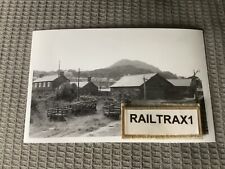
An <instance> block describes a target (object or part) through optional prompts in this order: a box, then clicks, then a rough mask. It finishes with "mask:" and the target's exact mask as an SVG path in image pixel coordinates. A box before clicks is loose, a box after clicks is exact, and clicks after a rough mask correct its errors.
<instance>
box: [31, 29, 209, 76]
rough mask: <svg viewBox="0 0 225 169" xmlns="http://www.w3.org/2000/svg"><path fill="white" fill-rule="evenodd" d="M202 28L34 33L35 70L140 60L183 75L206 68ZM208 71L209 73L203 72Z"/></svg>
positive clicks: (96, 65)
mask: <svg viewBox="0 0 225 169" xmlns="http://www.w3.org/2000/svg"><path fill="white" fill-rule="evenodd" d="M203 42H204V40H203V34H202V31H199V30H187V29H158V28H157V29H149V28H143V29H141V28H139V29H74V30H69V29H67V30H50V31H35V32H33V40H32V51H31V60H32V61H31V65H32V69H33V70H44V71H51V70H57V69H58V64H59V60H60V62H61V69H64V70H65V69H75V70H78V68H80V69H81V71H82V70H94V69H98V68H104V67H108V66H111V65H112V64H114V63H115V62H117V61H119V60H121V59H130V60H140V61H143V62H145V63H148V64H151V65H153V66H156V67H158V68H159V69H161V70H162V71H170V72H172V73H175V74H177V75H179V76H186V77H187V76H191V75H193V70H200V74H202V70H203V71H205V70H204V69H206V63H205V51H204V50H205V49H204V43H203ZM203 73H205V72H203Z"/></svg>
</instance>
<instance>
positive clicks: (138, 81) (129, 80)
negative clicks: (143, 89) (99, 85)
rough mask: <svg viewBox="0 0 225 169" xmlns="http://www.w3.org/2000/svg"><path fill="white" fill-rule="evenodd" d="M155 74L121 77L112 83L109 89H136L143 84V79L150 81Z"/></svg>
mask: <svg viewBox="0 0 225 169" xmlns="http://www.w3.org/2000/svg"><path fill="white" fill-rule="evenodd" d="M156 74H157V73H149V74H139V75H128V76H123V77H122V78H120V80H118V81H117V82H116V83H114V84H113V85H112V86H111V87H137V86H141V85H142V84H143V83H144V78H145V79H146V81H147V80H149V79H151V78H152V77H153V76H155V75H156Z"/></svg>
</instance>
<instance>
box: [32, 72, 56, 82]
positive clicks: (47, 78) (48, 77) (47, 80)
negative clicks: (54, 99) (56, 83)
mask: <svg viewBox="0 0 225 169" xmlns="http://www.w3.org/2000/svg"><path fill="white" fill-rule="evenodd" d="M56 78H58V75H57V74H56V75H49V76H43V77H41V78H38V79H36V80H34V81H33V82H34V83H35V82H52V81H53V80H55V79H56Z"/></svg>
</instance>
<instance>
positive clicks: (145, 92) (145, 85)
mask: <svg viewBox="0 0 225 169" xmlns="http://www.w3.org/2000/svg"><path fill="white" fill-rule="evenodd" d="M143 80H144V100H146V84H145V80H146V79H145V77H143Z"/></svg>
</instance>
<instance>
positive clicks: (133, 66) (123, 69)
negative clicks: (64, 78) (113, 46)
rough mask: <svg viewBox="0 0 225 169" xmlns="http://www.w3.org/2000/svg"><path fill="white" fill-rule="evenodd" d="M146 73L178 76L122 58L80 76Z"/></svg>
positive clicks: (74, 72) (38, 73)
mask: <svg viewBox="0 0 225 169" xmlns="http://www.w3.org/2000/svg"><path fill="white" fill-rule="evenodd" d="M68 72H70V74H71V75H72V76H73V77H76V76H77V74H78V72H77V71H76V70H72V69H70V70H68ZM52 73H54V72H49V74H52ZM55 73H56V72H55ZM146 73H159V74H160V75H161V76H163V77H164V78H170V79H173V78H178V77H177V75H175V74H173V73H171V72H169V71H161V70H160V69H159V68H157V67H155V66H152V65H149V64H147V63H144V62H141V61H138V60H128V59H122V60H120V61H118V62H116V63H114V64H113V65H111V66H109V67H106V68H101V69H95V70H91V71H81V72H80V76H81V77H88V76H91V77H100V78H103V77H106V78H113V79H115V80H118V79H120V78H121V77H122V76H125V75H135V74H146ZM35 74H36V75H37V76H38V75H40V74H44V75H46V72H43V71H35ZM47 74H48V73H47ZM65 74H66V73H65Z"/></svg>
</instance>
